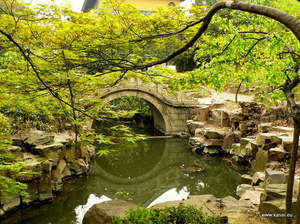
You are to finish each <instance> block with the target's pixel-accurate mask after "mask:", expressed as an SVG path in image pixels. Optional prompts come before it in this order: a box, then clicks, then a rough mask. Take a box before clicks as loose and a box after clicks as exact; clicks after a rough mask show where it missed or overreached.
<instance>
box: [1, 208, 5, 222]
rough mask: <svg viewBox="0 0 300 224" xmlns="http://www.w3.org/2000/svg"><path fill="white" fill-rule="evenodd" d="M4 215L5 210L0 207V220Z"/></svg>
mask: <svg viewBox="0 0 300 224" xmlns="http://www.w3.org/2000/svg"><path fill="white" fill-rule="evenodd" d="M4 216H5V212H4V210H3V209H2V208H0V220H1V217H4Z"/></svg>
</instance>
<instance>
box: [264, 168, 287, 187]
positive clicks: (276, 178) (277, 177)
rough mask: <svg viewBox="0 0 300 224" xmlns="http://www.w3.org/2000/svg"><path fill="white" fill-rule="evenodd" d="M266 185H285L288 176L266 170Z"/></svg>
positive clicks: (276, 171) (280, 172) (281, 172)
mask: <svg viewBox="0 0 300 224" xmlns="http://www.w3.org/2000/svg"><path fill="white" fill-rule="evenodd" d="M265 178H266V185H268V184H285V183H287V178H288V175H287V174H285V173H284V172H283V171H279V170H272V169H270V168H268V169H266V172H265Z"/></svg>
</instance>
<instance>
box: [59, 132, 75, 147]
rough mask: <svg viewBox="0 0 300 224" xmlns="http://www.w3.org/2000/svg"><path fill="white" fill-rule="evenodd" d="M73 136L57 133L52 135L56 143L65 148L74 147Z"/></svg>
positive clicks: (66, 133)
mask: <svg viewBox="0 0 300 224" xmlns="http://www.w3.org/2000/svg"><path fill="white" fill-rule="evenodd" d="M74 139H75V137H74V134H73V135H72V134H70V133H68V132H64V133H59V134H55V135H54V140H55V142H56V143H60V144H63V145H65V146H71V145H74Z"/></svg>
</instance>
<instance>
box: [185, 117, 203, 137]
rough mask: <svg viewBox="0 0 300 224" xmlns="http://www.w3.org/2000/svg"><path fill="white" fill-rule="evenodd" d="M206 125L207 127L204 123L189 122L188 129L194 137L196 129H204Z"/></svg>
mask: <svg viewBox="0 0 300 224" xmlns="http://www.w3.org/2000/svg"><path fill="white" fill-rule="evenodd" d="M204 125H205V124H204V122H199V121H193V120H188V121H187V127H188V130H189V132H190V134H191V135H192V136H194V135H195V132H196V129H201V128H203V127H204Z"/></svg>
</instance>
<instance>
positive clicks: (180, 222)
mask: <svg viewBox="0 0 300 224" xmlns="http://www.w3.org/2000/svg"><path fill="white" fill-rule="evenodd" d="M113 223H114V224H145V223H147V224H167V223H173V224H190V223H193V224H219V223H222V222H221V218H220V217H219V216H206V215H205V214H204V213H203V212H202V210H200V209H197V208H196V207H195V206H192V205H183V204H179V206H178V207H166V208H164V209H146V208H142V207H138V208H137V209H136V210H133V209H131V210H130V211H129V212H128V213H127V215H126V217H124V218H123V219H122V218H120V217H114V219H113Z"/></svg>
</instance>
